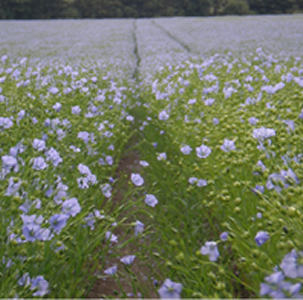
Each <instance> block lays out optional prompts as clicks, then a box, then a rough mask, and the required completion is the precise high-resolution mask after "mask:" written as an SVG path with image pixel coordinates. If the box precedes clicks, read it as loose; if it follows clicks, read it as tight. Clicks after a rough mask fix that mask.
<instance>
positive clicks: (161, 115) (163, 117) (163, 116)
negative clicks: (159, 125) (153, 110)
mask: <svg viewBox="0 0 303 300" xmlns="http://www.w3.org/2000/svg"><path fill="white" fill-rule="evenodd" d="M158 117H159V120H161V121H166V120H167V119H168V118H169V114H168V113H167V112H166V111H165V110H163V111H161V112H160V113H159V116H158Z"/></svg>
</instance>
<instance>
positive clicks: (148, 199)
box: [144, 194, 158, 207]
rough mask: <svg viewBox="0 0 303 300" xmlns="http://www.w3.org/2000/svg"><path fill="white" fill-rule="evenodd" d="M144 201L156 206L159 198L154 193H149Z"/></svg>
mask: <svg viewBox="0 0 303 300" xmlns="http://www.w3.org/2000/svg"><path fill="white" fill-rule="evenodd" d="M144 202H145V203H146V204H147V205H149V206H151V207H155V206H156V205H157V204H158V200H157V198H156V197H155V196H154V195H152V194H147V195H146V197H145V200H144Z"/></svg>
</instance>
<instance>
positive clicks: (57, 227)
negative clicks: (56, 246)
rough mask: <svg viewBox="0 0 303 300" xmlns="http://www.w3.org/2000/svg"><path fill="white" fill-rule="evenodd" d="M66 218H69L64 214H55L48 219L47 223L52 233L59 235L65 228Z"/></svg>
mask: <svg viewBox="0 0 303 300" xmlns="http://www.w3.org/2000/svg"><path fill="white" fill-rule="evenodd" d="M68 218H69V216H68V215H66V214H55V215H53V216H52V217H50V219H49V222H50V224H51V228H52V229H53V231H54V232H55V233H58V234H59V233H60V232H61V230H62V229H63V228H64V227H65V226H66V223H67V220H68Z"/></svg>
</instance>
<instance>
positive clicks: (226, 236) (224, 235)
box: [220, 232, 228, 242]
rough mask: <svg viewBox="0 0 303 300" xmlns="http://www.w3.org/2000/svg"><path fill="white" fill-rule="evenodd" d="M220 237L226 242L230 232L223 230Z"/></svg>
mask: <svg viewBox="0 0 303 300" xmlns="http://www.w3.org/2000/svg"><path fill="white" fill-rule="evenodd" d="M220 239H221V240H222V241H224V242H225V241H227V239H228V233H227V232H222V233H221V235H220Z"/></svg>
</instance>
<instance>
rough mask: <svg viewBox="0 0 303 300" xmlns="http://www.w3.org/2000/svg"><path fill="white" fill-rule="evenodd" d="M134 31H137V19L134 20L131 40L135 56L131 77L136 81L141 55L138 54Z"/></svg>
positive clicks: (137, 79)
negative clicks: (134, 65)
mask: <svg viewBox="0 0 303 300" xmlns="http://www.w3.org/2000/svg"><path fill="white" fill-rule="evenodd" d="M136 31H137V21H136V20H134V22H133V32H132V36H133V41H134V55H135V57H136V67H135V70H134V73H133V75H132V77H133V79H134V80H135V81H136V82H138V81H139V74H140V63H141V57H140V55H139V49H138V41H137V34H136Z"/></svg>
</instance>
